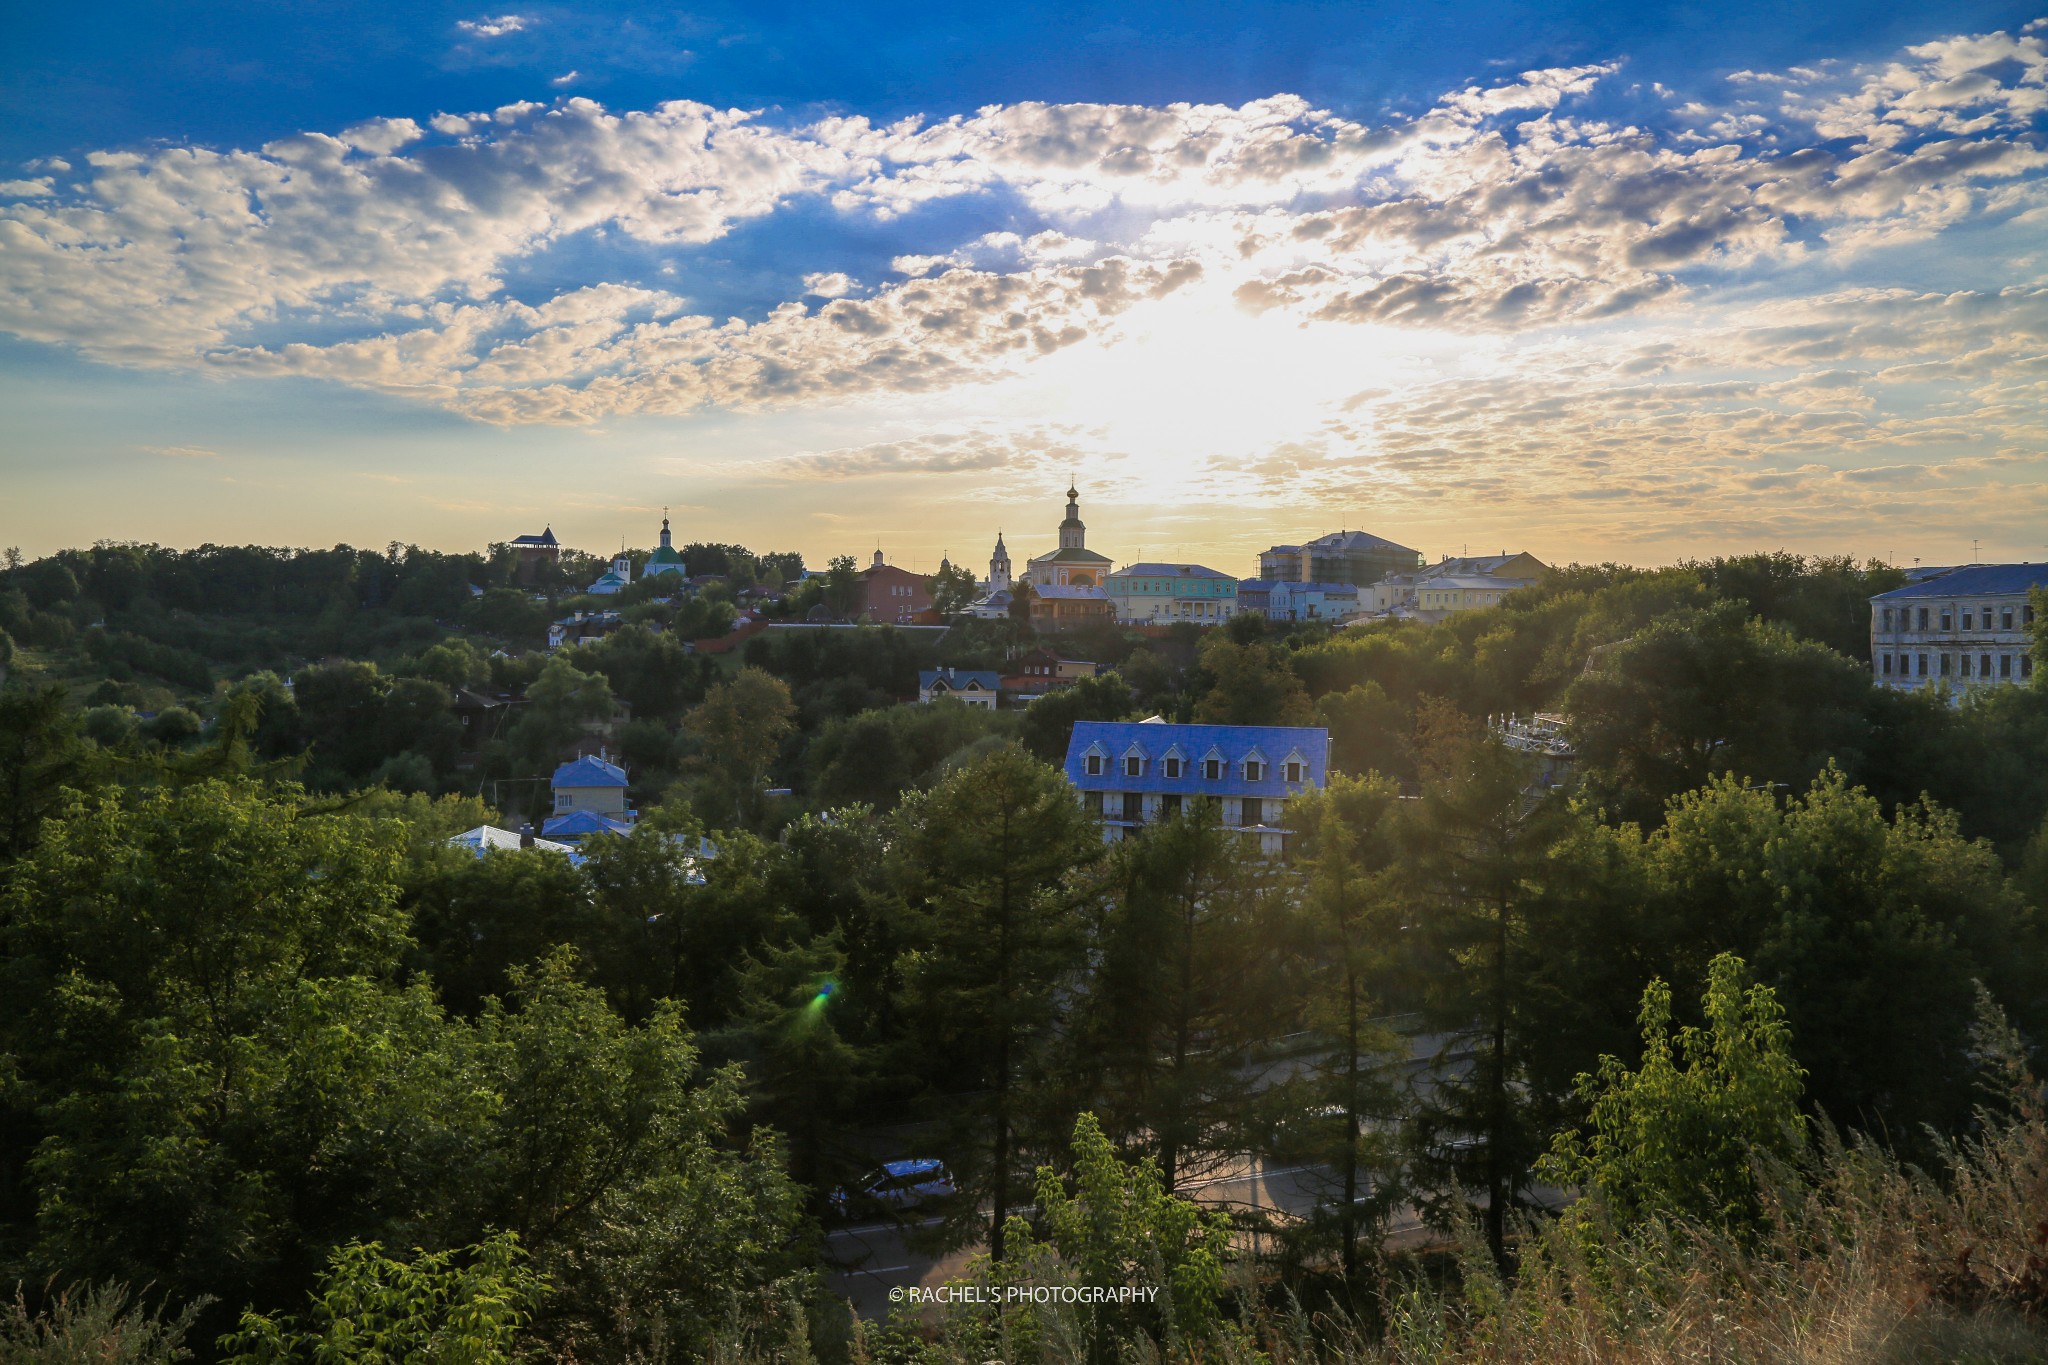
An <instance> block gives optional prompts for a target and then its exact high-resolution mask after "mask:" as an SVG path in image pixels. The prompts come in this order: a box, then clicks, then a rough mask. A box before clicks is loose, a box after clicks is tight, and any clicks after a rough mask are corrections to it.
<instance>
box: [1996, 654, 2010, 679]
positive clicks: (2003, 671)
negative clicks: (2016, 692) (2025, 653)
mask: <svg viewBox="0 0 2048 1365" xmlns="http://www.w3.org/2000/svg"><path fill="white" fill-rule="evenodd" d="M1998 676H1999V677H2001V678H2010V677H2011V676H2012V655H2010V654H2001V655H1999V656H1998Z"/></svg>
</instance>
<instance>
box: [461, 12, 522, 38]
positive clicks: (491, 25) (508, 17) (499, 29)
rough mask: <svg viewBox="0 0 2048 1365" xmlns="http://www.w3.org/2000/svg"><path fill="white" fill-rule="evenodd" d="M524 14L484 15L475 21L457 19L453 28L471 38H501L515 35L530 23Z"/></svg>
mask: <svg viewBox="0 0 2048 1365" xmlns="http://www.w3.org/2000/svg"><path fill="white" fill-rule="evenodd" d="M532 22H533V21H532V19H530V18H529V17H528V16H526V15H524V14H500V15H497V16H496V17H491V16H489V15H485V16H483V17H481V18H477V19H457V20H456V21H455V27H457V28H459V29H461V30H462V31H463V32H464V33H467V34H469V35H470V36H471V37H473V38H502V37H504V36H505V35H506V34H508V33H517V32H519V31H520V30H521V29H523V28H525V27H526V26H527V25H528V24H530V23H532Z"/></svg>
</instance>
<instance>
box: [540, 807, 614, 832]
mask: <svg viewBox="0 0 2048 1365" xmlns="http://www.w3.org/2000/svg"><path fill="white" fill-rule="evenodd" d="M540 832H541V833H542V834H545V835H547V836H548V837H549V838H559V839H581V838H583V837H584V836H585V835H590V834H619V835H626V834H631V833H632V832H633V827H632V826H631V825H629V824H627V823H626V822H625V821H624V820H619V819H615V818H613V817H612V816H609V815H599V814H598V813H597V812H596V811H594V810H572V811H570V812H569V813H568V814H567V815H557V816H553V817H551V818H549V819H548V820H546V821H544V822H543V823H542V824H541V827H540Z"/></svg>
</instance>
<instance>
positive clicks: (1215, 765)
mask: <svg viewBox="0 0 2048 1365" xmlns="http://www.w3.org/2000/svg"><path fill="white" fill-rule="evenodd" d="M1222 777H1223V760H1222V759H1220V758H1206V759H1203V760H1202V778H1203V780H1204V781H1207V782H1216V781H1219V780H1221V778H1222Z"/></svg>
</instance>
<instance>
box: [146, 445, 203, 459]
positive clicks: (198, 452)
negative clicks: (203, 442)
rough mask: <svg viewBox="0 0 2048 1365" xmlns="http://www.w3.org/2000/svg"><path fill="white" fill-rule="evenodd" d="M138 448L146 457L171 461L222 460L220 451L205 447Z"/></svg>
mask: <svg viewBox="0 0 2048 1365" xmlns="http://www.w3.org/2000/svg"><path fill="white" fill-rule="evenodd" d="M136 448H137V449H138V450H140V451H141V452H142V453H143V454H145V455H161V456H163V457H165V458H166V459H171V460H218V459H220V458H221V454H220V452H219V451H218V450H208V449H207V448H206V447H204V446H138V447H136Z"/></svg>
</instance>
